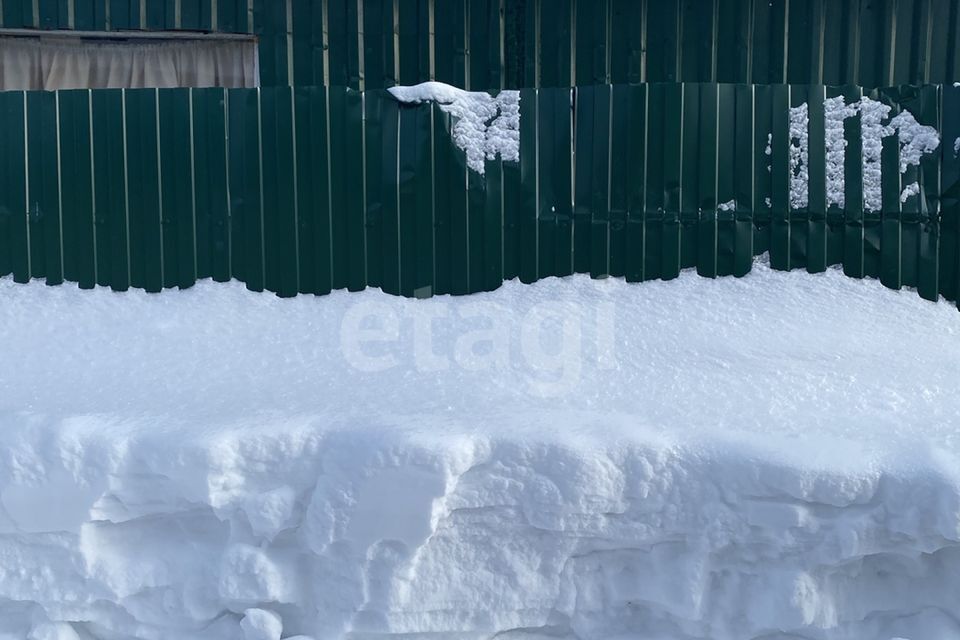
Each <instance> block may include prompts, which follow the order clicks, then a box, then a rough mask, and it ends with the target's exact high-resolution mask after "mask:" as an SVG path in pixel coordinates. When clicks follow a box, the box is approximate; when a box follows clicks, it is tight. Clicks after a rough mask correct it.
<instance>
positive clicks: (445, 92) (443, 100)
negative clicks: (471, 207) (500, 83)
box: [388, 82, 520, 174]
mask: <svg viewBox="0 0 960 640" xmlns="http://www.w3.org/2000/svg"><path fill="white" fill-rule="evenodd" d="M388 91H390V93H391V95H393V97H394V98H396V99H397V100H399V101H400V102H406V103H413V104H418V103H421V102H435V103H437V105H438V106H439V107H440V109H441V110H442V111H443V112H444V113H449V114H450V115H451V116H452V117H453V119H454V122H453V131H452V132H451V135H452V137H453V141H454V143H455V144H456V145H457V147H459V148H460V149H462V150H463V151H464V152H465V153H466V156H467V166H468V167H470V168H471V169H473V170H474V171H476V172H477V173H480V174H483V173H484V160H494V159H496V158H497V156H499V157H501V158H502V159H503V160H506V161H508V162H516V161H518V160H519V159H520V92H519V91H506V90H505V91H501V92H500V93H499V94H498V95H497V96H496V97H494V96H491V95H490V94H489V93H486V92H484V91H464V90H463V89H458V88H456V87H452V86H450V85H448V84H444V83H442V82H424V83H421V84H418V85H414V86H409V87H404V86H397V87H391V88H390V89H388Z"/></svg>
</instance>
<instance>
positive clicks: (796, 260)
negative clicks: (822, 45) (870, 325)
mask: <svg viewBox="0 0 960 640" xmlns="http://www.w3.org/2000/svg"><path fill="white" fill-rule="evenodd" d="M807 88H808V87H807V86H806V85H791V86H790V108H791V109H793V108H796V107H800V106H801V105H804V104H807V118H808V120H809V115H810V106H809V104H808V103H809V94H808V91H807ZM815 99H818V98H816V96H815ZM819 102H820V105H821V106H822V105H823V101H822V100H820V101H819ZM807 131H808V142H807V145H808V146H807V153H808V158H807V167H806V168H807V170H808V175H809V168H810V167H809V162H810V160H809V123H808V125H807ZM791 137H793V136H792V134H791ZM801 161H802V160H801ZM792 189H793V187H791V190H792ZM806 195H807V201H808V206H805V207H794V206H793V205H791V206H790V210H789V214H788V224H789V226H790V237H789V242H790V253H789V266H788V268H790V269H800V268H805V267H807V264H808V262H807V248H808V245H809V230H810V229H809V222H810V208H809V198H810V185H809V181H808V183H807V194H806Z"/></svg>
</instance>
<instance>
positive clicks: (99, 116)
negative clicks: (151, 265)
mask: <svg viewBox="0 0 960 640" xmlns="http://www.w3.org/2000/svg"><path fill="white" fill-rule="evenodd" d="M93 140H94V176H95V193H96V208H97V224H98V227H97V258H98V263H97V273H98V275H99V279H100V282H99V284H103V285H109V286H110V287H112V288H113V289H115V290H117V291H126V290H127V289H128V288H129V287H130V262H129V261H130V251H129V246H128V235H127V234H128V229H127V211H126V185H125V177H124V166H123V164H124V162H123V160H124V136H123V93H122V91H121V90H120V89H105V90H103V91H95V92H94V93H93ZM188 168H189V165H188Z"/></svg>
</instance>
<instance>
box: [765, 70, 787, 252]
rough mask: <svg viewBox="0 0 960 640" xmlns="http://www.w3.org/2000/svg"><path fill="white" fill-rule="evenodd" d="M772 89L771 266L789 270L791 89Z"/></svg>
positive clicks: (783, 86) (782, 87)
mask: <svg viewBox="0 0 960 640" xmlns="http://www.w3.org/2000/svg"><path fill="white" fill-rule="evenodd" d="M770 90H771V134H772V143H771V145H770V146H771V150H772V153H771V155H770V176H771V185H770V203H771V221H770V265H771V266H772V267H773V268H774V269H790V263H791V261H790V249H791V242H790V232H791V227H790V144H791V141H790V87H789V86H788V85H775V86H773V87H771V88H770Z"/></svg>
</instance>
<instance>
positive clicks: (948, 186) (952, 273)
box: [928, 85, 960, 306]
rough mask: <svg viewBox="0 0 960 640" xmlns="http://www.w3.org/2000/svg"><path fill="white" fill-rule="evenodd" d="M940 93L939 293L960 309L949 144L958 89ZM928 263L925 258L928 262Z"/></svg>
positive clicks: (959, 206)
mask: <svg viewBox="0 0 960 640" xmlns="http://www.w3.org/2000/svg"><path fill="white" fill-rule="evenodd" d="M940 91H941V100H942V106H941V114H942V119H943V125H942V129H941V134H940V140H941V142H940V160H941V163H942V164H941V170H940V185H941V187H940V188H941V192H940V210H941V217H940V220H941V221H940V225H939V235H940V238H939V239H940V245H939V251H938V261H939V267H940V268H939V293H940V295H942V296H943V297H944V298H946V299H947V300H954V301H956V302H957V304H958V306H960V157H958V154H957V153H956V151H955V150H954V145H953V141H955V140H957V139H958V138H960V117H957V115H956V114H960V88H958V87H954V86H950V85H944V86H943V87H941V88H940ZM928 260H929V258H928Z"/></svg>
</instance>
